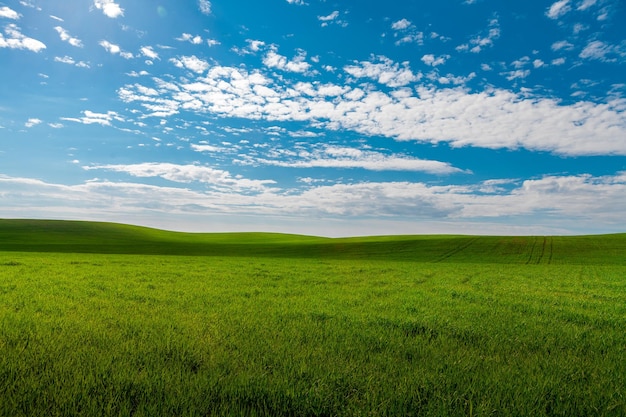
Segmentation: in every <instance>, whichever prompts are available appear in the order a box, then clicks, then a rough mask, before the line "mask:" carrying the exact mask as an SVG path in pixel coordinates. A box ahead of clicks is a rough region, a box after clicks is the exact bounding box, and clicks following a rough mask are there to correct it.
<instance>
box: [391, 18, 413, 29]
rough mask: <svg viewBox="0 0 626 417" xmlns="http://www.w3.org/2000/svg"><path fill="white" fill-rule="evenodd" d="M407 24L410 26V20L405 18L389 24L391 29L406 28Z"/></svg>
mask: <svg viewBox="0 0 626 417" xmlns="http://www.w3.org/2000/svg"><path fill="white" fill-rule="evenodd" d="M409 26H411V22H410V21H409V20H407V19H401V20H398V21H397V22H393V23H392V24H391V28H392V29H393V30H403V29H407V28H408V27H409Z"/></svg>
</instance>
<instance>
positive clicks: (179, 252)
mask: <svg viewBox="0 0 626 417" xmlns="http://www.w3.org/2000/svg"><path fill="white" fill-rule="evenodd" d="M20 228H21V231H20ZM42 230H44V231H45V233H42ZM99 242H100V243H102V245H103V247H104V248H105V249H106V250H104V251H103V252H105V253H96V252H97V250H96V249H97V247H98V244H99ZM20 245H21V246H20ZM0 247H1V249H0V250H2V251H1V252H0V415H2V416H55V415H58V416H61V415H115V416H126V415H137V416H155V415H176V416H196V415H271V416H286V415H291V416H332V415H340V416H353V415H373V416H376V415H380V416H391V415H393V416H396V415H397V416H405V415H419V416H442V415H444V416H445V415H451V416H465V415H476V416H479V415H480V416H487V415H498V416H579V415H585V416H586V415H594V416H603V415H604V416H609V415H610V416H624V415H626V389H625V388H624V387H626V260H625V259H624V258H625V257H626V251H624V248H625V247H626V236H625V235H610V236H585V237H582V236H581V237H546V238H544V237H469V236H421V237H419V236H413V237H408V236H407V237H384V238H383V237H376V238H375V237H371V238H353V239H323V238H313V237H303V236H286V235H271V234H269V235H266V234H236V235H185V234H178V233H172V232H163V231H156V230H152V229H143V228H133V227H130V226H120V225H107V224H93V223H65V222H43V223H41V222H24V223H22V224H17V223H16V222H11V221H4V223H3V222H2V221H0ZM77 248H79V249H82V250H78V249H77ZM72 249H75V250H72ZM185 251H187V252H189V253H188V254H187V255H193V256H184V254H185ZM72 252H82V253H72ZM168 253H170V255H167V254H168ZM198 255H212V256H198Z"/></svg>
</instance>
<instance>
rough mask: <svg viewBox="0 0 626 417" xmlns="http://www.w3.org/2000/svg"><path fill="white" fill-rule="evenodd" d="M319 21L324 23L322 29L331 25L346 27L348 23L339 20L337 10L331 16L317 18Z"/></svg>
mask: <svg viewBox="0 0 626 417" xmlns="http://www.w3.org/2000/svg"><path fill="white" fill-rule="evenodd" d="M317 20H319V21H320V22H322V27H325V26H328V25H329V24H331V23H334V24H337V25H340V26H343V27H346V26H348V23H347V22H346V21H345V20H341V19H339V11H338V10H335V11H333V12H332V13H331V14H329V15H326V16H317Z"/></svg>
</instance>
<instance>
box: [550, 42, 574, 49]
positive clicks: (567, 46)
mask: <svg viewBox="0 0 626 417" xmlns="http://www.w3.org/2000/svg"><path fill="white" fill-rule="evenodd" d="M561 49H565V50H566V51H571V50H572V49H574V45H572V44H571V43H569V42H568V41H558V42H554V43H553V44H552V50H553V51H560V50H561Z"/></svg>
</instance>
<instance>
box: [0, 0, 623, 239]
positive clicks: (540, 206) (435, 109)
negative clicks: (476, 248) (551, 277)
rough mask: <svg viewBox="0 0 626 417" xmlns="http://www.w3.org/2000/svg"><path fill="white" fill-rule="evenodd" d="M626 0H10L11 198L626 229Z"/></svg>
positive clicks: (107, 210)
mask: <svg viewBox="0 0 626 417" xmlns="http://www.w3.org/2000/svg"><path fill="white" fill-rule="evenodd" d="M624 22H626V4H625V3H624V2H623V1H620V0H559V1H556V2H555V1H534V0H530V1H524V2H503V1H499V0H498V1H497V0H440V1H437V2H431V1H428V2H427V1H411V2H408V1H405V0H388V1H385V2H380V1H373V0H363V1H358V2H354V1H342V0H339V1H330V0H329V1H324V0H268V1H263V2H259V1H237V2H233V1H218V0H212V1H208V0H199V1H198V0H189V1H185V2H181V1H177V0H163V1H154V0H150V1H147V0H133V1H130V0H83V1H79V2H68V1H66V0H46V1H43V0H21V1H18V0H14V1H6V0H5V1H1V0H0V77H1V80H2V89H1V90H0V217H5V218H24V217H27V218H55V219H57V218H58V219H85V220H103V221H116V222H122V223H133V224H141V225H148V226H154V227H161V228H166V229H175V230H185V231H279V232H291V233H305V234H314V235H325V236H347V235H370V234H398V233H488V234H578V233H605V232H623V231H625V229H626V228H625V227H624V224H625V222H624V218H625V215H626V76H625V75H624V74H626V26H625V25H624Z"/></svg>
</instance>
